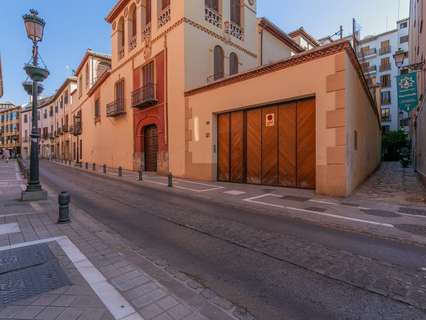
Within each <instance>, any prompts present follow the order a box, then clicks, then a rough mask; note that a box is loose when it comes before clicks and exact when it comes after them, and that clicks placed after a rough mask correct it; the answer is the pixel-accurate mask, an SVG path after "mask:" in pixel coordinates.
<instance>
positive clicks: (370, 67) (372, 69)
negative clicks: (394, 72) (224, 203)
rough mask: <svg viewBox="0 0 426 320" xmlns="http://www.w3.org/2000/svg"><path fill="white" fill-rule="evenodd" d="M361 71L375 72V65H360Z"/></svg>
mask: <svg viewBox="0 0 426 320" xmlns="http://www.w3.org/2000/svg"><path fill="white" fill-rule="evenodd" d="M362 71H363V72H364V73H367V74H368V73H372V72H376V71H377V66H368V67H365V66H363V67H362Z"/></svg>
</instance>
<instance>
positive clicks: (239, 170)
mask: <svg viewBox="0 0 426 320" xmlns="http://www.w3.org/2000/svg"><path fill="white" fill-rule="evenodd" d="M243 168H244V113H243V111H237V112H232V113H231V182H238V183H242V182H243V180H244V179H243V178H244V175H243V174H244V169H243Z"/></svg>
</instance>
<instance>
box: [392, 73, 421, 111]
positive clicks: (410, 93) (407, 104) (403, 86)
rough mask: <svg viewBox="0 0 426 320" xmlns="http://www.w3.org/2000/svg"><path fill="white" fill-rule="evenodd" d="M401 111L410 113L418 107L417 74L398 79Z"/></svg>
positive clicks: (404, 75)
mask: <svg viewBox="0 0 426 320" xmlns="http://www.w3.org/2000/svg"><path fill="white" fill-rule="evenodd" d="M397 85H398V105H399V109H400V110H403V111H405V112H410V111H411V110H413V109H414V108H416V107H417V103H418V96H417V73H416V72H411V73H407V74H402V75H400V76H398V77H397Z"/></svg>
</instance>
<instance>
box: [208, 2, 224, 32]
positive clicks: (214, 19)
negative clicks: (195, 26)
mask: <svg viewBox="0 0 426 320" xmlns="http://www.w3.org/2000/svg"><path fill="white" fill-rule="evenodd" d="M204 19H205V20H206V21H207V22H209V23H211V24H212V25H214V26H215V27H217V28H222V16H221V15H220V14H219V13H218V12H217V11H216V10H215V9H213V8H209V7H206V9H205V15H204Z"/></svg>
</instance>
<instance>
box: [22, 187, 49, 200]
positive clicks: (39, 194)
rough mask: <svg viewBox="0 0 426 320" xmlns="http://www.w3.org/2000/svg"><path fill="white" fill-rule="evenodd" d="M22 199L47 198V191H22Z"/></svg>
mask: <svg viewBox="0 0 426 320" xmlns="http://www.w3.org/2000/svg"><path fill="white" fill-rule="evenodd" d="M21 200H22V201H40V200H47V191H45V190H37V191H22V198H21Z"/></svg>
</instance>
